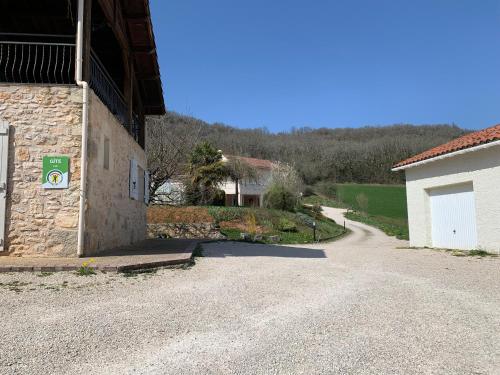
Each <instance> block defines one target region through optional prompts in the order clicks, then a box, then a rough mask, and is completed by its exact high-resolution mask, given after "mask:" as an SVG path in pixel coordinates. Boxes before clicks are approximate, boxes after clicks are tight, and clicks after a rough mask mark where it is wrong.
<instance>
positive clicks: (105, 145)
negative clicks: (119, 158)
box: [103, 137, 109, 169]
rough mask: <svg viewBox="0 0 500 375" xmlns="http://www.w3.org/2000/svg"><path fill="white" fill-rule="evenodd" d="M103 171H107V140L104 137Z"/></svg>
mask: <svg viewBox="0 0 500 375" xmlns="http://www.w3.org/2000/svg"><path fill="white" fill-rule="evenodd" d="M103 166H104V169H109V138H108V137H104V160H103Z"/></svg>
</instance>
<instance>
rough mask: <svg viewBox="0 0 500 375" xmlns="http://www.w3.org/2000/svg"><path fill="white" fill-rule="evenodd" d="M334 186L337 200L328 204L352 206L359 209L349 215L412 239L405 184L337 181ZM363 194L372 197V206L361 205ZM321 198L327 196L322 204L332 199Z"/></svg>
mask: <svg viewBox="0 0 500 375" xmlns="http://www.w3.org/2000/svg"><path fill="white" fill-rule="evenodd" d="M332 190H333V189H332ZM334 190H335V191H336V194H337V197H336V199H335V200H333V202H331V203H333V204H325V205H327V206H331V207H342V206H347V207H349V208H352V209H354V210H355V212H349V213H348V214H346V217H347V218H348V219H351V220H356V221H361V222H364V223H366V224H368V225H372V226H375V227H377V228H380V229H381V230H383V231H384V232H385V233H387V234H388V235H390V236H396V237H398V238H402V239H408V219H407V210H406V189H405V187H404V186H401V185H368V184H337V185H336V189H334ZM359 194H364V195H365V196H366V197H367V198H368V206H367V207H366V210H365V211H363V210H362V209H361V208H360V207H359V206H358V203H357V201H356V197H357V196H358V195H359ZM308 198H309V197H308ZM317 199H319V200H323V203H322V204H324V203H330V202H328V200H326V201H325V199H324V198H321V197H318V198H317ZM309 200H311V199H309ZM313 200H314V199H313ZM330 200H332V199H330Z"/></svg>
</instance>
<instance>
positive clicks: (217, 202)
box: [212, 189, 226, 206]
mask: <svg viewBox="0 0 500 375" xmlns="http://www.w3.org/2000/svg"><path fill="white" fill-rule="evenodd" d="M225 204H226V192H225V191H224V190H221V189H217V191H216V192H215V193H214V197H213V200H212V205H213V206H224V205H225Z"/></svg>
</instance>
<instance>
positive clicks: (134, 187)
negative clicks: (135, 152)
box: [129, 159, 139, 200]
mask: <svg viewBox="0 0 500 375" xmlns="http://www.w3.org/2000/svg"><path fill="white" fill-rule="evenodd" d="M129 182H130V186H129V191H130V198H132V199H135V200H138V199H139V181H138V179H137V160H135V159H132V160H130V179H129Z"/></svg>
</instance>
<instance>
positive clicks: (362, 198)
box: [356, 193, 368, 212]
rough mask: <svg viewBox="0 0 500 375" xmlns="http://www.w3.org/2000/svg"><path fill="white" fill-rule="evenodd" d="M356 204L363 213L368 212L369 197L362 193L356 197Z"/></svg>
mask: <svg viewBox="0 0 500 375" xmlns="http://www.w3.org/2000/svg"><path fill="white" fill-rule="evenodd" d="M356 203H357V205H358V209H359V210H360V211H362V212H368V197H367V196H366V194H365V193H360V194H358V195H356Z"/></svg>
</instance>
